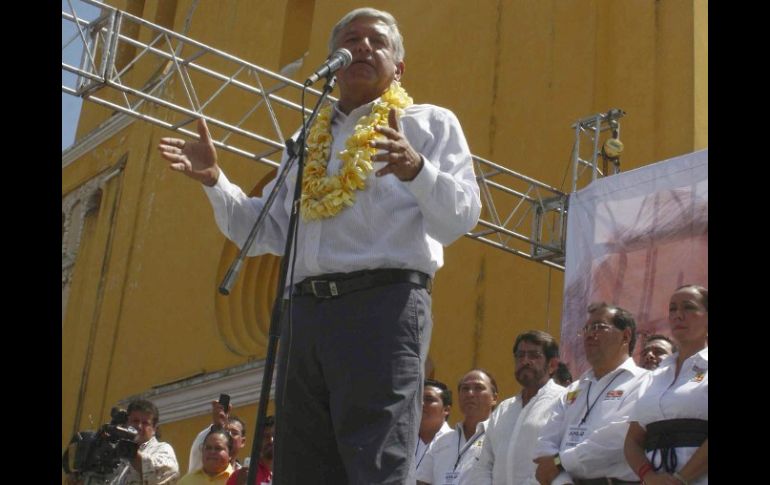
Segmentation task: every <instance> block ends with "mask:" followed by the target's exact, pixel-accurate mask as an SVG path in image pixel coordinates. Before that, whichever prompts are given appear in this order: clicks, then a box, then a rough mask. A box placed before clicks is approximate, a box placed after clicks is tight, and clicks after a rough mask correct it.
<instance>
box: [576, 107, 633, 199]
mask: <svg viewBox="0 0 770 485" xmlns="http://www.w3.org/2000/svg"><path fill="white" fill-rule="evenodd" d="M625 114H626V112H625V111H623V110H621V109H618V108H613V109H611V110H609V111H607V112H606V113H597V114H595V115H592V116H587V117H585V118H582V119H579V120H577V121H576V122H575V123H574V124H573V125H572V128H573V129H574V130H575V144H574V145H573V148H572V192H575V191H577V190H578V189H579V188H582V187H585V186H586V185H588V184H589V183H591V182H593V181H594V180H596V179H597V178H599V177H606V176H608V175H614V174H617V173H619V172H620V154H619V153H618V154H617V155H616V156H611V155H609V154H607V153H606V152H605V150H604V146H605V145H604V144H605V143H606V142H607V141H608V140H609V139H610V138H614V139H616V140H619V139H620V122H619V121H618V120H619V119H620V118H622V117H623V116H625ZM607 132H609V133H607ZM581 140H585V142H587V143H584V144H583V145H582V146H583V150H582V151H583V152H585V151H586V150H587V149H588V150H591V151H590V152H589V153H588V156H586V157H585V158H582V155H581V143H580V141H581ZM601 140H604V141H603V142H602V141H601ZM621 151H622V149H621ZM600 157H601V159H602V167H601V168H600V167H599V158H600ZM610 163H611V164H612V167H611V168H610V166H609V164H610ZM586 172H588V173H586ZM589 175H590V178H589Z"/></svg>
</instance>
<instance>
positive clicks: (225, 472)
mask: <svg viewBox="0 0 770 485" xmlns="http://www.w3.org/2000/svg"><path fill="white" fill-rule="evenodd" d="M196 473H200V474H201V475H203V476H204V477H207V478H208V479H209V480H210V481H212V482H213V481H216V479H217V478H219V477H221V476H224V477H225V478H226V477H229V476H230V475H232V474H233V465H232V464H230V463H228V464H227V468H225V469H224V470H223V471H221V472H220V473H218V474H216V475H214V476H213V477H212V476H210V475H209V474H208V473H206V472H205V471H203V468H202V467H201V468H199V469H198V471H197V472H196ZM225 481H227V480H225Z"/></svg>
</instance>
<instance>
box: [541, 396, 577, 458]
mask: <svg viewBox="0 0 770 485" xmlns="http://www.w3.org/2000/svg"><path fill="white" fill-rule="evenodd" d="M568 390H570V391H572V390H574V388H568ZM566 396H567V393H566V392H564V393H562V395H561V396H559V398H558V399H556V400H555V401H554V402H553V404H552V405H551V407H550V409H549V410H548V411H546V415H547V416H548V419H547V420H546V422H545V425H543V427H542V428H541V429H540V433H539V434H538V437H537V444H536V445H535V453H534V455H533V456H534V457H535V458H540V457H541V456H554V455H557V454H559V450H560V449H561V441H562V438H563V437H564V432H565V431H566V429H565V427H566V422H565V418H564V415H565V413H566V407H567V403H566Z"/></svg>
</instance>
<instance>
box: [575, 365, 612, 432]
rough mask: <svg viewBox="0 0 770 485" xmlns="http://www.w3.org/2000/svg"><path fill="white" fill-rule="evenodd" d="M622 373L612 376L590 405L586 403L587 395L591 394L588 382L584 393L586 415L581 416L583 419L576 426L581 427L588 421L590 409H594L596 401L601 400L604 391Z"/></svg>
mask: <svg viewBox="0 0 770 485" xmlns="http://www.w3.org/2000/svg"><path fill="white" fill-rule="evenodd" d="M622 373H623V371H620V372H618V373H617V374H615V376H614V377H613V378H612V379H610V382H608V383H607V385H606V386H604V389H602V391H601V392H600V393H599V395H598V396H596V399H594V403H593V404H590V405H589V402H588V395H589V394H591V384H592V382H590V381H589V382H588V391H586V408H587V409H586V415H585V416H583V419H582V420H581V421H580V424H579V425H578V426H582V425H583V423H585V422H586V419H588V414H589V413H590V412H591V410H592V409H593V408H594V406H595V405H596V401H598V400H599V399H600V398H601V397H602V396H603V395H604V391H606V390H607V388H608V387H610V384H612V383H613V382H615V379H617V378H618V376H619V375H620V374H622Z"/></svg>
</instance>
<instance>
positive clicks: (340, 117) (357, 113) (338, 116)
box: [332, 98, 380, 122]
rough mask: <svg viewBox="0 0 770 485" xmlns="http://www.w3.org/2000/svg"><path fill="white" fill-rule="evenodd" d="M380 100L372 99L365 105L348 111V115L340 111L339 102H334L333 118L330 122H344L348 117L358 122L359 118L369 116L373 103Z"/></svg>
mask: <svg viewBox="0 0 770 485" xmlns="http://www.w3.org/2000/svg"><path fill="white" fill-rule="evenodd" d="M379 100H380V98H377V99H374V100H372V101H370V102H368V103H366V104H362V105H361V106H359V107H358V108H355V109H353V110H351V111H350V114H345V113H343V112H342V110H340V108H339V101H337V102H335V103H334V105H333V109H332V111H333V113H334V118H333V120H332V121H340V122H344V121H345V120H347V119H348V117H354V119H355V120H358V119H359V118H360V117H362V116H363V115H365V114H369V113H370V112H371V111H372V106H374V103H376V102H378V101H379Z"/></svg>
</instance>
